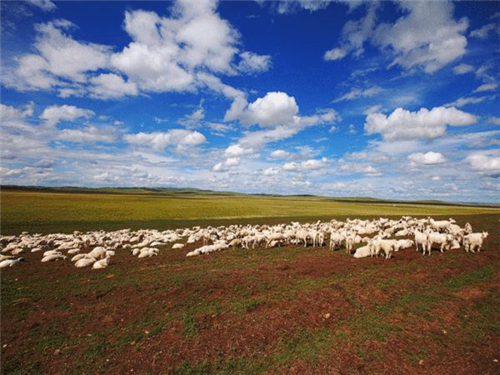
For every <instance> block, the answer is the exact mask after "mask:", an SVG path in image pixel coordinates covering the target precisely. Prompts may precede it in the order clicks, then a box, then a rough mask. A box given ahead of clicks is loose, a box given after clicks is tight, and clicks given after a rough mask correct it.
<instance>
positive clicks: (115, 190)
mask: <svg viewBox="0 0 500 375" xmlns="http://www.w3.org/2000/svg"><path fill="white" fill-rule="evenodd" d="M0 189H2V190H11V191H12V190H14V191H40V192H52V193H78V194H132V195H154V196H165V197H186V196H191V197H192V196H200V197H203V196H245V197H256V198H257V197H270V198H271V197H272V198H285V199H286V198H288V199H290V198H297V199H324V200H325V201H338V202H350V203H370V204H416V205H443V206H474V207H495V208H498V207H500V204H495V203H491V204H489V203H470V202H446V201H440V200H414V201H412V200H391V199H381V198H372V197H328V196H319V195H311V194H294V195H280V194H264V193H257V194H245V193H236V192H229V191H214V190H206V189H196V188H173V187H158V188H150V187H130V188H129V187H100V188H89V187H79V186H58V187H48V186H19V185H0Z"/></svg>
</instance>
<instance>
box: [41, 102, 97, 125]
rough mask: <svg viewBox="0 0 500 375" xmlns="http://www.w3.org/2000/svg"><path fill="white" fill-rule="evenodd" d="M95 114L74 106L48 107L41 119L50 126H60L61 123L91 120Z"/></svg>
mask: <svg viewBox="0 0 500 375" xmlns="http://www.w3.org/2000/svg"><path fill="white" fill-rule="evenodd" d="M92 116H94V112H93V111H91V110H89V109H83V108H78V107H75V106H72V105H66V104H64V105H62V106H56V105H53V106H50V107H46V108H45V109H44V111H43V112H42V114H41V115H40V118H41V119H42V120H44V121H45V123H46V124H47V125H49V126H53V125H56V124H58V123H59V122H61V121H74V120H76V119H78V118H82V117H83V118H86V119H88V118H90V117H92Z"/></svg>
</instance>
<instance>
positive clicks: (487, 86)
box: [474, 83, 498, 92]
mask: <svg viewBox="0 0 500 375" xmlns="http://www.w3.org/2000/svg"><path fill="white" fill-rule="evenodd" d="M497 87H498V84H496V83H485V84H483V85H481V86H479V87H478V88H477V89H475V90H474V92H485V91H495V90H496V89H497Z"/></svg>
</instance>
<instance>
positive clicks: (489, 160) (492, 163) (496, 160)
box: [466, 153, 500, 172]
mask: <svg viewBox="0 0 500 375" xmlns="http://www.w3.org/2000/svg"><path fill="white" fill-rule="evenodd" d="M466 160H467V161H468V162H469V163H470V165H471V167H472V168H473V169H475V170H478V171H480V172H497V171H500V156H495V155H488V154H486V153H474V154H471V155H469V156H467V159H466Z"/></svg>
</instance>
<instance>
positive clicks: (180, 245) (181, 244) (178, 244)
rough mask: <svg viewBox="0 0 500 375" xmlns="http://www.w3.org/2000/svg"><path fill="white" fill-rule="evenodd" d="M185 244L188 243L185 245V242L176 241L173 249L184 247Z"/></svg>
mask: <svg viewBox="0 0 500 375" xmlns="http://www.w3.org/2000/svg"><path fill="white" fill-rule="evenodd" d="M184 246H186V245H184V244H183V243H176V244H174V246H172V249H182V248H183V247H184Z"/></svg>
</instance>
